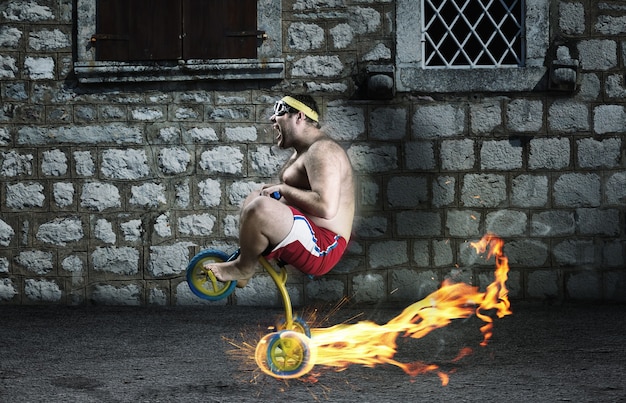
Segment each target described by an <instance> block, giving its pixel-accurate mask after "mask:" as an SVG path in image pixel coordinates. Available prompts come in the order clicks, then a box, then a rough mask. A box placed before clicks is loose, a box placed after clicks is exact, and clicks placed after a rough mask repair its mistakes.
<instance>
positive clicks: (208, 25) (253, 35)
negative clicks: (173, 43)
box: [183, 0, 280, 59]
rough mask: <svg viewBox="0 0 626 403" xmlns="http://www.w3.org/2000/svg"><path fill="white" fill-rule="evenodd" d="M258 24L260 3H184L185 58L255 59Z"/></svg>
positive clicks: (231, 0) (208, 0)
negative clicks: (258, 5) (258, 6)
mask: <svg viewBox="0 0 626 403" xmlns="http://www.w3.org/2000/svg"><path fill="white" fill-rule="evenodd" d="M276 18H280V16H276ZM256 24H257V0H183V58H184V59H237V58H256V57H257V46H258V35H259V34H260V33H259V32H257V25H256Z"/></svg>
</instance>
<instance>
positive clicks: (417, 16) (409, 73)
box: [395, 0, 550, 93]
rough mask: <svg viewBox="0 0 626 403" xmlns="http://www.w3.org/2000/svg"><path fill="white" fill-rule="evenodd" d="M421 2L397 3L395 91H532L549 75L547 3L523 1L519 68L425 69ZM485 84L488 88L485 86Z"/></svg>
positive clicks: (544, 1) (408, 0)
mask: <svg viewBox="0 0 626 403" xmlns="http://www.w3.org/2000/svg"><path fill="white" fill-rule="evenodd" d="M421 9H422V7H421V0H397V3H396V27H397V30H396V61H395V82H396V84H395V85H396V91H398V92H428V93H446V92H513V91H532V90H533V89H536V88H537V87H538V85H539V83H540V82H541V81H542V80H543V79H544V78H545V76H546V73H547V72H548V70H549V69H548V67H547V66H546V57H547V52H548V48H549V45H550V22H549V18H550V1H549V0H526V9H525V27H526V32H525V35H526V38H525V41H524V42H525V45H526V49H525V52H526V63H525V65H524V66H522V67H500V68H473V69H467V68H464V69H452V68H450V69H426V68H424V67H423V66H422V51H421V46H416V45H415V44H419V43H421V41H422V32H421V31H422V27H421V24H422V16H421ZM486 83H488V85H487V84H486Z"/></svg>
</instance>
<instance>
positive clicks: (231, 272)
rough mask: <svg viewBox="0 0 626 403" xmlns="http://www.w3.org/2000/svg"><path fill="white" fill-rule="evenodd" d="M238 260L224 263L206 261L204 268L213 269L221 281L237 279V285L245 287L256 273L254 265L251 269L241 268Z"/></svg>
mask: <svg viewBox="0 0 626 403" xmlns="http://www.w3.org/2000/svg"><path fill="white" fill-rule="evenodd" d="M237 263H238V261H237V260H234V261H232V262H223V263H206V264H205V265H204V268H205V269H207V270H211V271H212V272H213V274H214V275H215V278H217V279H218V280H219V281H223V282H226V281H233V280H236V281H237V287H239V288H243V287H245V286H246V284H248V280H250V278H251V277H252V276H253V275H254V267H253V268H252V270H251V271H248V270H245V269H241V268H240V267H239V266H238V265H237Z"/></svg>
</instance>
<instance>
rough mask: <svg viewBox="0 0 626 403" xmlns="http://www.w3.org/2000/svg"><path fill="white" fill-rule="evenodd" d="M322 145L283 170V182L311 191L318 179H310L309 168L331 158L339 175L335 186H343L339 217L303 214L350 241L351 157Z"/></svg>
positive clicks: (331, 144) (332, 145)
mask: <svg viewBox="0 0 626 403" xmlns="http://www.w3.org/2000/svg"><path fill="white" fill-rule="evenodd" d="M318 142H325V143H324V144H322V143H320V144H316V143H313V144H312V145H311V146H310V147H309V149H307V150H305V151H304V152H301V153H297V152H296V153H294V155H292V157H291V158H290V159H289V161H287V163H286V165H285V166H284V167H283V169H282V171H281V173H280V179H281V181H282V182H284V183H285V184H287V185H290V186H293V187H297V188H299V189H303V190H311V181H313V180H314V179H313V178H311V179H310V178H309V174H310V173H309V172H307V166H309V167H311V166H315V164H316V163H323V158H328V157H329V154H330V155H331V156H332V161H333V165H334V166H333V169H332V171H331V173H330V174H331V175H335V177H334V178H333V179H335V180H334V181H333V182H334V183H338V184H339V186H337V189H336V190H335V191H336V192H339V205H338V209H337V214H336V215H335V216H334V217H329V218H322V217H318V216H316V215H314V214H311V213H310V212H307V211H303V213H305V214H306V215H307V217H308V218H309V219H310V220H311V221H313V222H314V223H315V224H317V225H319V226H320V227H322V228H326V229H329V230H331V231H333V232H334V233H336V234H338V235H341V236H342V237H344V238H345V239H346V241H348V240H349V239H350V235H351V233H352V222H353V220H354V209H355V207H354V197H355V196H354V179H353V174H352V167H351V165H350V161H349V159H348V156H347V155H346V153H345V152H344V150H343V149H342V148H341V147H340V146H339V145H338V144H337V143H335V142H334V141H332V140H329V139H323V140H318ZM312 174H313V175H314V174H315V173H312ZM325 190H326V189H325ZM294 207H298V206H294Z"/></svg>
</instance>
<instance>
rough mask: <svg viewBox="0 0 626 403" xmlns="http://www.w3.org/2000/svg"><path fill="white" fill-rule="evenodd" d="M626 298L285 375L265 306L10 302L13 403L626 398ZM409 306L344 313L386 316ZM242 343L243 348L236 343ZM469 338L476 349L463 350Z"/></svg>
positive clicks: (520, 316) (470, 327) (463, 325)
mask: <svg viewBox="0 0 626 403" xmlns="http://www.w3.org/2000/svg"><path fill="white" fill-rule="evenodd" d="M624 308H626V307H625V306H623V305H591V306H590V305H553V306H546V305H542V306H539V305H529V304H519V306H518V305H517V304H516V303H515V302H513V305H512V309H513V314H512V315H511V316H507V317H505V318H502V319H496V321H495V326H494V335H493V338H492V339H491V341H490V343H489V344H488V345H487V346H486V347H480V346H479V345H478V344H479V342H480V341H481V336H480V333H479V331H478V328H479V326H480V325H481V323H482V322H480V321H478V320H477V319H476V318H470V319H467V320H457V321H454V322H452V323H451V324H450V325H448V326H447V327H445V328H443V329H439V330H436V331H434V332H432V333H431V334H429V335H428V336H426V337H424V338H422V339H409V338H402V337H400V338H398V352H397V354H396V356H395V358H396V359H397V360H398V361H401V362H412V361H416V360H420V361H423V362H427V363H432V364H435V365H437V366H438V367H439V371H440V372H444V373H446V374H447V375H448V376H449V383H448V385H447V386H443V385H442V382H441V379H440V377H439V376H437V374H436V373H435V372H431V373H427V374H423V375H419V376H416V377H413V378H412V377H410V376H409V375H407V374H406V373H405V372H403V371H402V370H401V369H400V368H398V367H396V366H393V365H378V366H375V367H373V368H368V367H364V366H361V365H352V366H349V367H348V368H347V369H345V370H343V371H339V372H338V371H335V370H333V369H330V368H325V367H320V366H316V367H314V368H313V370H312V371H311V372H310V373H309V374H308V375H307V376H305V377H303V378H299V379H295V380H279V379H275V378H272V377H270V376H267V375H265V374H263V373H261V372H260V371H259V369H258V368H257V366H256V364H255V363H254V360H253V359H251V358H250V352H251V351H252V349H253V347H252V348H240V347H241V346H243V345H245V344H246V343H248V344H249V345H251V346H254V345H256V342H257V341H258V339H259V338H260V337H261V336H263V335H264V334H266V333H267V330H266V329H267V328H268V326H270V325H271V324H272V323H273V322H274V321H275V320H276V317H278V316H280V313H281V311H280V310H278V309H265V308H255V307H234V306H221V307H193V308H191V307H176V308H136V307H135V308H130V307H64V306H56V307H51V306H45V307H39V306H1V307H0V401H1V402H196V401H201V402H252V401H278V400H285V401H287V400H289V401H294V402H305V401H333V402H337V401H340V402H353V401H359V402H398V401H425V402H439V401H441V402H448V401H457V402H478V401H481V402H488V401H506V402H525V403H526V402H557V401H565V402H569V401H571V402H626V378H625V377H626V369H625V365H624V363H626V321H625V316H624V314H625V312H626V310H625V309H624ZM400 311H401V309H389V308H386V309H382V308H381V309H376V308H369V309H360V310H357V309H352V308H345V309H341V310H339V311H337V312H333V311H330V310H329V312H332V314H329V313H328V312H325V311H324V310H323V309H322V310H318V312H317V317H318V318H321V317H326V318H327V321H326V322H325V324H324V325H320V326H318V327H321V326H331V325H333V324H336V323H341V322H344V321H346V320H348V319H349V318H353V317H358V319H357V320H359V321H360V320H366V319H367V320H372V321H374V322H376V323H379V324H382V323H386V321H388V320H389V319H391V318H393V317H394V316H395V315H397V314H398V313H400ZM237 346H239V347H237ZM465 346H468V347H471V348H472V350H473V353H472V354H471V355H469V356H466V357H464V358H463V359H461V360H460V361H458V362H453V361H452V360H453V358H454V357H455V356H456V355H457V353H458V352H459V351H460V350H461V349H462V348H463V347H465Z"/></svg>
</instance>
